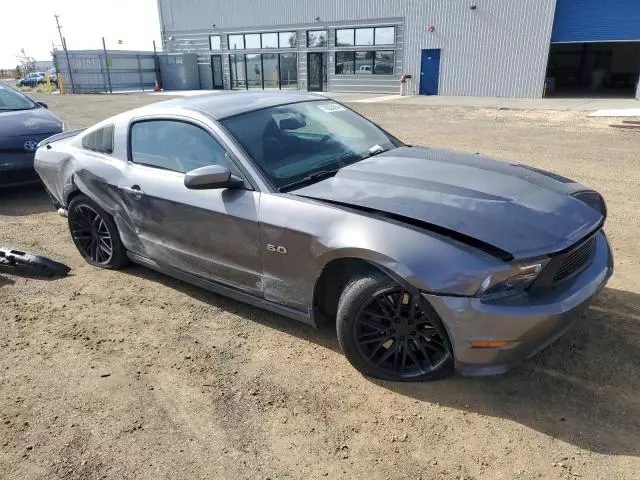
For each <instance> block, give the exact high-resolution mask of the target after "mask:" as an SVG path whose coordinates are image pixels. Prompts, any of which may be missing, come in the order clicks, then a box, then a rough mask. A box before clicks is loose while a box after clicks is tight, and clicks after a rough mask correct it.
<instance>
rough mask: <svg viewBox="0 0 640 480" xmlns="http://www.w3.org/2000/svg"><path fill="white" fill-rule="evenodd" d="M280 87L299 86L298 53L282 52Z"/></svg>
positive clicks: (293, 87) (294, 87) (295, 87)
mask: <svg viewBox="0 0 640 480" xmlns="http://www.w3.org/2000/svg"><path fill="white" fill-rule="evenodd" d="M279 60H280V88H281V89H286V88H287V89H291V88H292V89H297V88H298V55H297V54H296V53H281V54H280V58H279Z"/></svg>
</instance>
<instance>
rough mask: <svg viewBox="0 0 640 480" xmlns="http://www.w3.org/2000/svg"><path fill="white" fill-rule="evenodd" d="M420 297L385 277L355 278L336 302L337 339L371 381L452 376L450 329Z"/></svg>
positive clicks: (414, 379) (379, 275)
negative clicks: (337, 302)
mask: <svg viewBox="0 0 640 480" xmlns="http://www.w3.org/2000/svg"><path fill="white" fill-rule="evenodd" d="M425 302H426V300H424V299H422V298H421V297H420V295H419V293H412V292H410V291H407V290H404V289H403V288H402V287H401V286H400V285H398V284H397V283H396V282H394V281H393V280H392V279H391V278H389V277H388V276H387V275H384V274H382V273H372V274H368V275H364V276H360V277H357V278H354V279H353V280H352V281H351V282H350V283H349V284H348V285H347V286H346V287H345V289H344V291H343V292H342V296H341V297H340V302H339V304H338V314H337V330H338V341H339V342H340V346H341V347H342V351H343V352H344V354H345V356H346V357H347V359H348V360H349V362H351V364H352V365H353V366H354V367H355V368H356V369H358V370H359V371H361V372H362V373H363V374H365V375H368V376H370V377H375V378H380V379H383V380H392V381H401V382H408V381H414V382H415V381H429V380H437V379H440V378H444V377H447V376H449V375H451V374H453V371H454V363H453V354H452V349H451V344H450V342H449V337H448V335H447V332H446V329H445V328H444V326H443V325H442V322H441V321H440V319H439V318H438V316H437V314H436V312H435V311H433V309H432V308H431V306H430V305H428V304H426V303H425Z"/></svg>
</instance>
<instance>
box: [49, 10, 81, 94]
mask: <svg viewBox="0 0 640 480" xmlns="http://www.w3.org/2000/svg"><path fill="white" fill-rule="evenodd" d="M53 16H54V17H55V18H56V26H57V27H58V34H59V35H60V43H62V48H63V50H64V54H65V56H66V57H67V66H68V67H69V82H71V93H76V89H75V86H74V85H73V74H72V73H71V60H70V59H69V51H68V50H67V41H66V40H65V38H64V37H63V36H62V26H61V25H60V22H59V21H58V19H59V18H60V15H58V14H57V13H56V14H54V15H53ZM56 63H57V62H56Z"/></svg>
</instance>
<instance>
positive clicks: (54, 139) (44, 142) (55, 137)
mask: <svg viewBox="0 0 640 480" xmlns="http://www.w3.org/2000/svg"><path fill="white" fill-rule="evenodd" d="M85 130H86V128H77V129H75V130H68V131H66V132H62V133H58V134H56V135H52V136H51V137H48V138H45V139H44V140H42V141H41V142H40V143H39V144H38V148H40V147H44V146H45V145H49V144H50V143H53V142H57V141H58V140H64V139H65V138H71V137H75V136H76V135H79V134H80V133H82V132H84V131H85Z"/></svg>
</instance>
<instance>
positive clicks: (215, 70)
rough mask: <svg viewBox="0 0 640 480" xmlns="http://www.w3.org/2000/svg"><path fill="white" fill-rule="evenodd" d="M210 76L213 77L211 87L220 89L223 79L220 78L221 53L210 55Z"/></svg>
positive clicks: (222, 86) (222, 85)
mask: <svg viewBox="0 0 640 480" xmlns="http://www.w3.org/2000/svg"><path fill="white" fill-rule="evenodd" d="M211 76H212V77H213V88H214V89H215V90H222V89H223V88H224V81H223V80H222V55H211Z"/></svg>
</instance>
